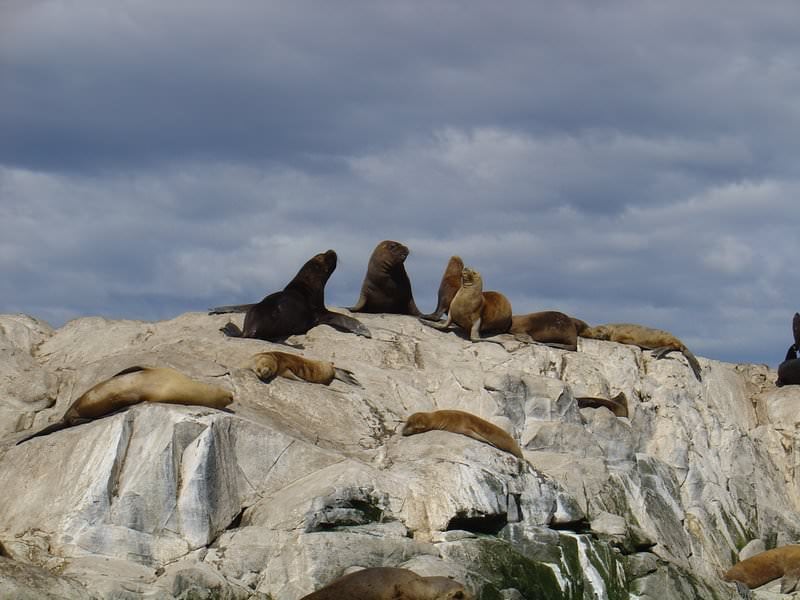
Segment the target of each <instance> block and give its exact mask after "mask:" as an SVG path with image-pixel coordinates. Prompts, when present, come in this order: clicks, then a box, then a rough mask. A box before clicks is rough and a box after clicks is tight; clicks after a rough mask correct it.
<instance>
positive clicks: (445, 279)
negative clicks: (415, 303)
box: [422, 256, 464, 321]
mask: <svg viewBox="0 0 800 600" xmlns="http://www.w3.org/2000/svg"><path fill="white" fill-rule="evenodd" d="M463 270H464V261H463V260H461V257H460V256H451V257H450V260H449V261H447V266H446V267H445V269H444V275H442V281H441V282H440V283H439V292H438V294H437V296H436V310H435V311H433V312H432V313H429V314H427V315H422V318H423V319H429V320H431V321H438V320H439V319H441V318H442V315H443V314H444V313H446V312H447V311H448V310H450V303H451V302H452V301H453V298H454V297H455V295H456V292H458V288H460V287H461V272H462V271H463Z"/></svg>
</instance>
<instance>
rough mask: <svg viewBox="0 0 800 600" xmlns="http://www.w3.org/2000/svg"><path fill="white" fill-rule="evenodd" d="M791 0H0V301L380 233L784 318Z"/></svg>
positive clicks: (487, 271)
mask: <svg viewBox="0 0 800 600" xmlns="http://www.w3.org/2000/svg"><path fill="white" fill-rule="evenodd" d="M799 16H800V9H798V8H796V5H795V3H794V2H774V3H770V4H768V5H761V4H760V5H754V4H752V3H749V2H708V3H703V4H702V5H698V4H696V3H688V2H671V3H642V2H613V1H612V2H603V3H596V2H557V3H543V2H510V3H504V4H503V8H502V9H500V8H499V7H498V6H497V5H495V4H491V3H474V4H471V5H467V4H464V3H462V2H436V3H428V2H391V3H389V2H386V3H374V2H337V3H336V4H335V7H334V6H333V5H331V4H329V3H320V2H294V3H291V4H285V3H276V2H262V1H257V2H256V1H239V2H234V3H219V2H200V1H192V2H188V1H186V2H183V1H176V2H154V1H153V2H147V1H138V2H115V3H108V2H104V1H99V0H97V1H93V0H79V1H75V2H66V1H56V0H52V1H49V0H48V1H44V0H43V1H34V2H0V98H2V101H0V275H2V280H3V284H4V288H3V294H2V300H1V301H0V302H1V303H0V310H2V311H5V312H8V311H20V312H27V313H31V314H35V315H37V316H40V317H43V318H45V319H48V320H51V321H52V322H53V323H54V324H57V325H58V324H61V323H63V322H64V320H66V319H68V318H72V317H75V316H80V315H89V314H102V315H106V316H111V317H128V318H145V319H158V318H167V317H169V316H172V315H175V314H178V313H180V312H183V311H185V310H202V309H204V308H205V307H207V306H209V305H215V304H222V303H228V302H246V301H253V300H258V299H259V298H261V297H262V296H263V295H265V294H266V293H269V292H271V291H274V290H276V289H279V288H281V287H283V285H285V283H286V282H287V281H288V280H289V279H290V278H291V277H292V276H293V275H294V273H295V272H296V271H297V269H298V268H299V267H300V266H301V265H302V264H303V262H305V260H307V259H308V258H309V257H310V256H311V255H313V254H315V253H317V252H321V251H324V250H326V249H328V248H334V249H336V250H337V252H338V254H339V259H340V260H339V266H338V268H337V270H336V272H335V273H334V275H333V277H332V278H331V280H330V283H329V285H328V300H329V303H330V304H333V305H339V306H343V305H345V306H346V305H350V304H352V303H353V302H355V300H356V297H357V294H358V289H359V286H360V283H361V278H362V277H363V274H364V271H365V268H366V262H367V258H368V257H369V254H370V252H371V251H372V249H373V248H374V246H375V244H376V243H377V242H379V241H380V240H382V239H397V240H400V241H403V242H404V243H406V244H407V245H409V246H410V247H411V250H412V254H411V256H410V257H409V259H408V261H407V269H408V271H409V273H410V275H411V279H412V282H413V284H414V289H415V296H416V298H417V301H418V304H419V305H420V307H421V308H422V309H423V310H432V309H433V305H434V304H435V298H436V287H437V286H438V282H439V278H440V277H441V273H442V270H443V269H444V265H445V263H446V262H447V259H448V258H449V256H450V255H451V254H461V255H462V256H463V258H464V260H465V261H466V262H467V264H470V265H472V266H474V267H476V268H478V269H479V270H481V271H482V273H483V275H484V279H485V281H486V285H487V287H489V288H491V289H498V290H502V291H503V292H505V293H506V294H507V295H508V296H509V297H510V298H511V300H512V302H513V305H514V307H515V312H529V311H534V310H543V309H559V310H564V311H566V312H570V313H573V314H575V315H577V316H580V317H582V318H584V319H586V320H588V321H590V322H593V323H596V322H610V321H633V322H642V323H646V324H650V325H653V326H657V327H662V328H666V329H670V330H672V331H673V332H675V333H676V334H677V335H679V336H680V337H681V338H683V339H684V341H685V342H686V343H687V344H688V345H689V346H690V347H692V348H693V349H694V350H695V351H696V353H697V354H700V355H705V356H710V357H714V358H720V359H726V360H756V361H762V362H770V363H771V364H773V365H774V364H776V362H777V361H778V360H779V359H780V358H781V357H782V356H783V354H784V353H785V346H787V345H788V343H789V342H790V341H791V338H790V335H789V334H790V322H791V315H792V314H793V313H794V311H795V310H797V309H798V308H800V307H798V306H796V304H795V301H794V299H795V298H796V297H798V292H799V291H800V290H799V289H798V284H797V282H798V281H800V277H798V276H800V272H798V271H800V269H798V267H796V266H795V257H796V256H798V251H800V247H798V246H800V242H798V241H797V236H796V230H797V226H798V219H797V218H796V217H795V212H796V201H795V199H796V197H797V192H798V187H799V186H798V179H797V177H796V174H795V171H796V164H797V163H798V159H799V158H800V157H798V146H797V144H796V139H797V138H798V135H799V134H800V131H798V129H800V118H799V117H800V112H799V111H800V108H798V107H800V103H798V95H799V92H800V59H798V57H800V52H798V50H800V48H798V45H800V41H798V38H797V36H796V33H795V27H794V23H796V22H797V17H799Z"/></svg>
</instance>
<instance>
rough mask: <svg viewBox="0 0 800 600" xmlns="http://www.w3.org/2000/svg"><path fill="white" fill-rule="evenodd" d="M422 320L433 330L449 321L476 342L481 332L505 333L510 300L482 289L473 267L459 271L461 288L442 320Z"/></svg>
mask: <svg viewBox="0 0 800 600" xmlns="http://www.w3.org/2000/svg"><path fill="white" fill-rule="evenodd" d="M420 320H421V321H422V323H424V324H425V325H428V326H430V327H434V328H435V329H447V328H448V327H450V325H451V324H452V323H455V324H456V325H457V326H459V327H461V328H462V329H464V330H465V331H467V332H468V333H469V339H470V340H472V341H473V342H477V341H478V340H479V339H480V334H481V333H506V332H507V331H508V329H509V327H511V302H509V301H508V298H506V297H505V296H504V295H503V294H501V293H500V292H492V291H490V292H484V291H483V279H482V278H481V274H480V273H479V272H478V271H476V270H475V269H471V268H469V267H465V268H464V269H463V270H462V271H461V287H460V288H458V292H456V295H455V296H454V297H453V301H452V302H451V303H450V306H449V308H448V311H447V320H446V321H445V322H444V323H434V322H431V321H427V320H425V319H424V318H420Z"/></svg>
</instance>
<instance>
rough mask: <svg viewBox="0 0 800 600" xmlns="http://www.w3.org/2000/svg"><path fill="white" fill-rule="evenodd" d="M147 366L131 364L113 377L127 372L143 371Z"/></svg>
mask: <svg viewBox="0 0 800 600" xmlns="http://www.w3.org/2000/svg"><path fill="white" fill-rule="evenodd" d="M146 368H147V367H140V366H138V365H137V366H133V367H128V368H127V369H122V371H120V372H119V373H117V374H116V375H114V377H119V376H120V375H127V374H128V373H136V372H137V371H144V370H145V369H146Z"/></svg>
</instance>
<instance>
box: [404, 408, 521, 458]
mask: <svg viewBox="0 0 800 600" xmlns="http://www.w3.org/2000/svg"><path fill="white" fill-rule="evenodd" d="M434 430H440V431H449V432H451V433H460V434H462V435H466V436H469V437H471V438H472V439H475V440H478V441H479V442H484V443H486V444H489V445H491V446H494V447H495V448H497V449H498V450H502V451H504V452H509V453H511V454H513V455H514V456H516V457H517V458H524V457H523V456H522V450H521V449H520V447H519V444H517V442H516V441H514V438H512V437H511V436H510V435H509V434H508V433H507V432H505V431H503V430H502V429H501V428H500V427H498V426H497V425H495V424H494V423H490V422H489V421H487V420H485V419H481V418H480V417H479V416H477V415H473V414H472V413H468V412H465V411H463V410H434V411H432V412H418V413H414V414H413V415H411V416H410V417H408V419H407V420H406V424H405V425H404V426H403V435H414V434H415V433H424V432H426V431H434Z"/></svg>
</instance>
